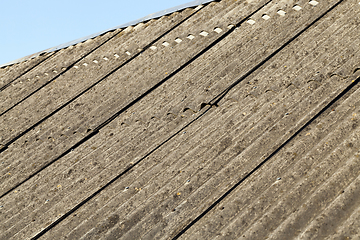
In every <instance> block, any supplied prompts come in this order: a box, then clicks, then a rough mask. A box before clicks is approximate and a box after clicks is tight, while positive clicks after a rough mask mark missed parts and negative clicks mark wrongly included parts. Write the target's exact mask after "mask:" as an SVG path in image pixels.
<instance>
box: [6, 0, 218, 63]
mask: <svg viewBox="0 0 360 240" xmlns="http://www.w3.org/2000/svg"><path fill="white" fill-rule="evenodd" d="M215 1H216V0H195V1H192V2H189V3H185V4H182V5H179V6H176V7H172V8H169V9H166V10H162V11H159V12H156V13H152V14H149V15H147V16H145V17H143V18H139V19H137V20H134V21H131V22H128V23H125V24H122V25H119V26H116V27H113V28H109V29H107V30H104V31H101V32H98V33H95V34H91V35H89V36H86V37H83V38H79V39H76V40H73V41H70V42H67V43H64V44H60V45H58V46H56V47H52V48H48V49H46V50H43V51H40V52H37V53H34V54H31V55H28V56H25V57H22V58H19V59H16V60H14V61H11V62H8V63H5V64H2V65H0V68H3V67H6V66H10V65H13V64H17V63H20V62H24V61H27V60H30V59H32V58H35V57H38V56H40V55H42V54H45V53H51V52H54V51H57V50H60V49H64V48H67V47H69V46H73V45H76V44H78V43H81V42H85V41H87V40H89V39H92V38H95V37H98V36H100V35H102V34H105V33H107V32H111V31H114V30H117V29H122V28H126V27H129V26H134V25H136V24H139V23H142V22H146V21H149V20H151V19H155V18H160V17H162V16H165V15H168V14H171V13H174V12H177V11H181V10H183V9H186V8H190V7H196V6H199V5H202V4H206V3H210V2H215Z"/></svg>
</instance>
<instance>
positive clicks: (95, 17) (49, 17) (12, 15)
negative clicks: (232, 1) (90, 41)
mask: <svg viewBox="0 0 360 240" xmlns="http://www.w3.org/2000/svg"><path fill="white" fill-rule="evenodd" d="M191 1H192V0H117V1H115V0H97V1H94V0H61V1H59V0H56V1H55V0H51V1H49V0H47V1H45V0H31V1H29V0H11V1H5V0H3V1H2V2H1V4H0V65H1V64H5V63H7V62H10V61H13V60H16V59H19V58H22V57H25V56H27V55H30V54H33V53H37V52H40V51H42V50H45V49H48V48H51V47H55V46H57V45H60V44H63V43H66V42H70V41H72V40H75V39H78V38H82V37H86V36H88V35H91V34H94V33H97V32H100V31H104V30H107V29H109V28H112V27H116V26H119V25H121V24H124V23H127V22H131V21H133V20H136V19H139V18H142V17H145V16H146V15H149V14H151V13H154V12H158V11H162V10H165V9H168V8H172V7H175V6H178V5H181V4H184V3H188V2H191Z"/></svg>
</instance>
